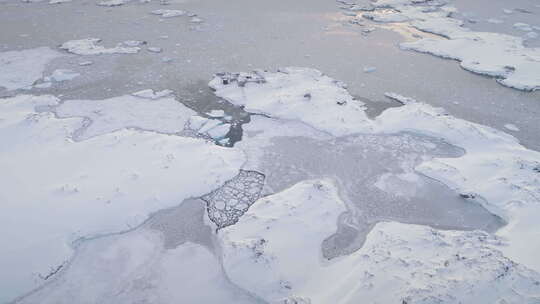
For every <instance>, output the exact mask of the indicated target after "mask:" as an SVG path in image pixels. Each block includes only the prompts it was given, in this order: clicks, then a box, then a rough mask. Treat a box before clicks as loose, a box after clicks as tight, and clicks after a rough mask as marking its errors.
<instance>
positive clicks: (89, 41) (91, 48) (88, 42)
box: [60, 38, 141, 55]
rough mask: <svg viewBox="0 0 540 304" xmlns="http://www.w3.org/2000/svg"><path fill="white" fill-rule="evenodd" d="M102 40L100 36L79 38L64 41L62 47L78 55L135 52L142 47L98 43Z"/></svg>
mask: <svg viewBox="0 0 540 304" xmlns="http://www.w3.org/2000/svg"><path fill="white" fill-rule="evenodd" d="M100 42H101V39H99V38H86V39H79V40H70V41H67V42H64V43H63V44H62V45H61V46H60V48H61V49H63V50H66V51H68V52H70V53H73V54H77V55H101V54H135V53H138V52H139V51H140V49H141V48H139V47H137V46H134V47H130V46H125V45H122V44H118V45H117V46H116V47H113V48H106V47H104V46H102V45H98V43H100Z"/></svg>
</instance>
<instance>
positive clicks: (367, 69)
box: [364, 67, 377, 73]
mask: <svg viewBox="0 0 540 304" xmlns="http://www.w3.org/2000/svg"><path fill="white" fill-rule="evenodd" d="M376 70H377V68H376V67H364V73H372V72H375V71H376Z"/></svg>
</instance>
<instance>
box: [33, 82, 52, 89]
mask: <svg viewBox="0 0 540 304" xmlns="http://www.w3.org/2000/svg"><path fill="white" fill-rule="evenodd" d="M51 85H52V83H50V82H42V83H39V84H36V85H34V88H36V89H48V88H50V87H51Z"/></svg>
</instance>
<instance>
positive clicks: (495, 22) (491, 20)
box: [487, 18, 504, 24]
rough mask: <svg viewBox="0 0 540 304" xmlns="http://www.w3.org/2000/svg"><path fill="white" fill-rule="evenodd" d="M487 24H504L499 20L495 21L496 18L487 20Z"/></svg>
mask: <svg viewBox="0 0 540 304" xmlns="http://www.w3.org/2000/svg"><path fill="white" fill-rule="evenodd" d="M487 22H489V23H493V24H501V23H504V21H503V20H501V19H496V18H489V19H488V20H487Z"/></svg>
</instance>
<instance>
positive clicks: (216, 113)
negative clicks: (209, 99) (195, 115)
mask: <svg viewBox="0 0 540 304" xmlns="http://www.w3.org/2000/svg"><path fill="white" fill-rule="evenodd" d="M206 114H208V116H210V117H216V118H218V117H223V116H225V112H224V111H223V110H212V111H210V112H208V113H206Z"/></svg>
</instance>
